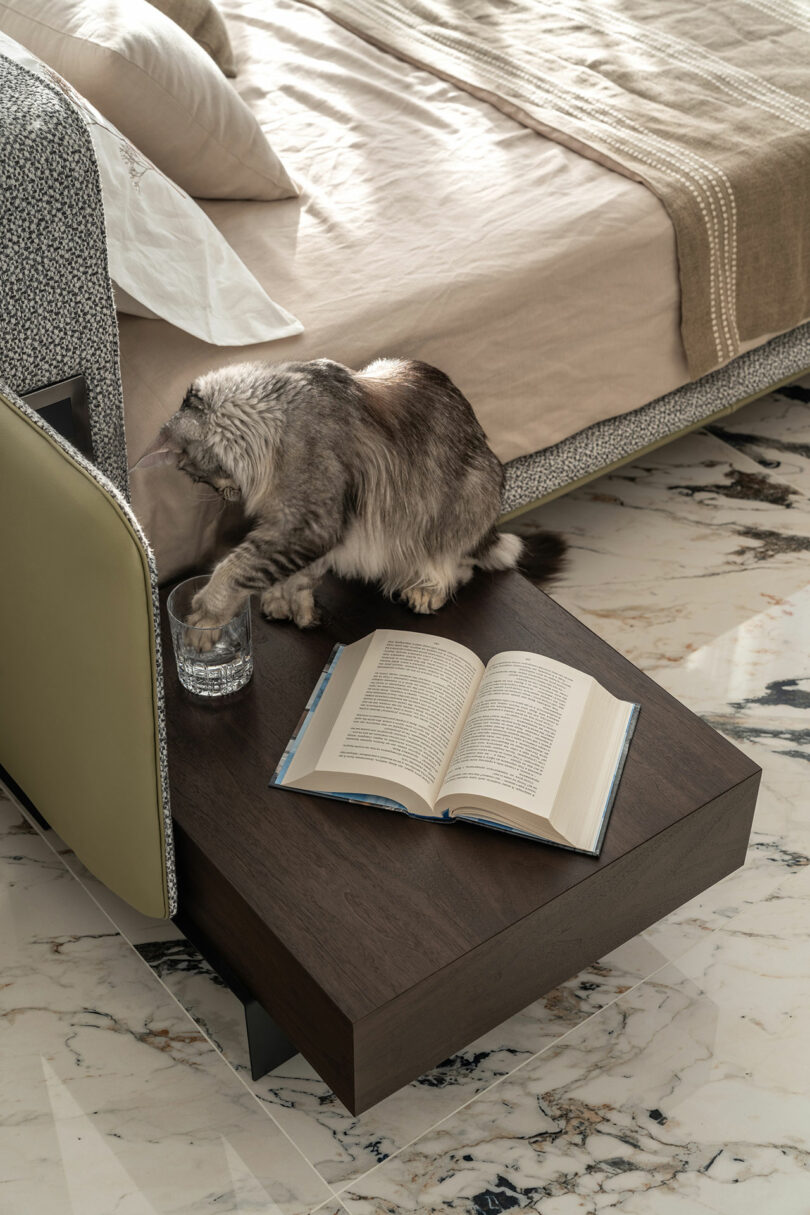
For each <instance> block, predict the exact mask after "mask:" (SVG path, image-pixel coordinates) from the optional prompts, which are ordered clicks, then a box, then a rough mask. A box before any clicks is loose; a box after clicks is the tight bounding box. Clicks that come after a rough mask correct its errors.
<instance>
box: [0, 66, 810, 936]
mask: <svg viewBox="0 0 810 1215" xmlns="http://www.w3.org/2000/svg"><path fill="white" fill-rule="evenodd" d="M0 98H1V99H2V106H1V107H0V166H1V168H0V173H2V178H3V180H2V189H0V248H2V267H1V268H0V518H2V595H1V596H0V627H2V630H3V636H4V645H3V646H2V647H0V764H2V766H3V767H4V768H5V770H6V772H7V774H8V775H9V777H10V778H11V779H12V780H13V781H14V782H15V783H16V784H17V785H18V786H19V788H20V789H21V790H22V791H23V792H24V793H25V794H26V795H27V796H28V798H30V799H31V801H32V802H33V804H34V805H35V806H36V807H37V808H38V810H39V811H40V812H41V814H42V815H43V816H44V818H45V819H46V820H47V821H48V822H49V823H50V824H51V825H52V826H53V827H54V828H55V829H56V830H57V831H58V833H59V834H60V835H61V836H62V837H63V838H64V840H65V841H66V842H67V843H68V844H69V845H70V846H71V847H72V848H73V849H74V850H75V851H76V853H77V854H78V856H79V857H80V859H81V860H83V861H84V863H85V864H86V865H87V867H88V868H89V869H90V870H91V871H92V872H93V873H94V874H95V875H96V876H97V877H98V878H99V879H100V880H101V881H102V882H104V883H106V884H107V885H108V886H109V887H111V888H112V889H113V890H115V891H116V892H117V893H118V894H119V895H120V896H121V897H122V898H124V899H126V900H127V901H128V902H130V903H131V904H132V905H133V906H135V907H137V908H138V909H139V910H140V911H142V912H145V913H147V914H149V915H156V916H171V915H173V914H174V913H175V911H176V909H177V892H176V889H175V881H174V868H173V854H172V833H171V816H170V812H169V801H168V780H167V756H166V751H165V741H164V740H165V729H164V721H163V694H162V693H163V674H162V663H161V649H160V637H159V628H158V607H157V570H156V569H155V565H154V561H153V559H152V555H151V552H150V549H149V545H148V543H147V541H146V538H145V536H144V534H143V532H142V530H141V528H140V526H139V524H138V521H137V519H136V518H135V517H134V515H133V513H132V511H131V509H130V508H129V506H128V504H127V460H126V450H125V441H124V427H123V408H122V400H121V385H120V376H119V367H118V345H117V329H116V316H115V310H114V306H113V299H112V292H111V288H110V281H109V275H108V270H107V259H106V249H105V243H104V221H103V211H102V203H101V194H100V188H99V182H98V174H97V170H96V164H95V160H94V155H93V151H92V146H91V142H90V139H89V136H88V134H87V131H86V129H85V128H84V124H83V119H82V118H81V116H80V115H79V113H78V112H77V111H75V110H74V109H73V108H72V105H71V103H70V102H69V101H68V99H67V98H66V97H65V96H64V95H63V94H62V93H60V92H59V91H58V90H56V89H54V88H52V87H51V86H50V85H49V84H47V83H46V82H44V81H42V80H41V79H39V78H38V77H36V76H34V75H32V74H31V73H29V72H28V71H26V70H25V69H23V68H21V67H19V66H17V65H15V64H12V63H10V62H8V61H7V60H5V59H4V58H3V57H2V56H0ZM808 367H810V326H803V327H802V328H801V329H797V330H794V331H793V332H792V333H790V334H785V335H783V336H782V337H778V338H775V339H774V340H773V341H771V342H769V343H767V344H766V345H764V346H762V347H760V348H758V349H756V350H753V351H751V352H749V353H748V354H745V355H743V356H742V357H741V358H739V359H737V360H736V361H735V362H734V363H732V364H730V365H729V366H728V367H726V368H724V369H723V370H722V371H719V372H715V373H713V374H712V375H710V376H707V377H705V379H703V380H701V381H698V382H696V383H694V384H690V385H688V386H687V387H686V388H684V389H681V390H679V391H678V392H676V393H672V394H670V395H669V396H668V397H664V398H661V400H659V401H655V402H652V403H650V404H649V405H646V406H644V407H643V408H642V409H639V410H636V411H634V412H633V413H630V414H625V415H622V416H621V417H618V418H614V419H612V420H610V421H607V422H601V423H599V424H597V425H596V426H593V427H590V428H589V429H588V430H586V431H582V432H580V433H579V434H577V435H574V436H572V437H571V438H570V439H566V440H565V441H564V442H562V443H560V444H558V445H556V446H555V447H552V448H549V449H547V450H546V451H544V452H540V453H537V454H535V455H533V456H526V457H522V458H521V459H518V460H516V461H514V462H513V463H512V464H511V465H510V466H508V469H507V488H506V495H505V499H504V510H505V515H506V517H512V516H514V515H515V514H517V513H520V512H521V511H522V510H525V509H528V508H529V507H531V506H533V505H535V504H536V503H538V502H540V501H543V500H546V499H548V498H550V497H553V496H555V495H556V494H558V493H561V492H564V491H565V490H566V489H567V488H570V487H572V486H574V485H577V484H581V483H583V482H584V481H586V480H588V479H590V478H592V477H595V476H598V475H599V474H600V472H602V471H604V469H605V468H607V467H613V466H615V465H617V464H620V463H623V462H625V461H628V460H630V459H632V458H633V457H634V456H635V455H637V454H638V453H639V452H643V451H647V450H650V449H651V448H652V447H655V446H658V445H660V444H661V443H664V442H666V441H668V440H669V439H670V438H672V437H673V436H675V435H677V434H681V433H684V432H685V431H687V430H690V429H693V428H695V427H697V426H700V425H702V424H703V423H704V422H706V421H707V420H709V419H711V418H715V417H718V416H720V415H721V414H723V413H727V412H729V411H731V410H732V409H734V408H736V407H737V406H738V405H739V404H742V403H743V402H745V401H748V400H752V399H754V398H755V397H756V396H760V395H762V394H763V393H765V392H767V391H769V390H770V389H771V388H772V387H774V386H776V385H777V384H779V383H786V382H788V381H790V380H791V379H795V378H797V377H798V376H799V375H800V374H801V373H802V372H803V371H805V370H806V369H807V368H808ZM78 377H81V379H82V380H83V382H84V384H85V385H86V405H87V412H88V421H89V441H90V448H91V451H90V453H89V458H86V457H85V456H84V455H83V454H82V453H81V452H80V451H79V450H78V449H77V447H76V446H75V445H74V444H73V443H72V442H71V441H69V440H68V439H66V438H65V437H64V436H63V435H61V434H59V433H57V431H56V430H55V429H54V428H53V427H52V426H51V425H50V424H49V423H48V422H47V421H45V420H44V418H43V416H42V415H41V413H38V412H37V411H36V410H35V409H32V408H31V407H30V406H28V405H26V403H25V401H24V400H23V398H24V397H26V396H28V395H29V394H32V393H35V392H36V391H37V390H40V389H42V388H44V387H46V386H49V385H53V384H58V383H61V382H65V381H70V380H75V379H76V378H78ZM66 395H67V394H66ZM58 396H59V393H58V392H54V393H52V394H51V397H52V398H54V399H56V398H58ZM40 401H41V398H40ZM37 403H38V402H37V399H35V398H34V399H33V404H34V405H36V404H37ZM170 758H171V757H169V762H170ZM179 898H180V902H181V904H182V899H183V892H182V890H181V891H180V892H179Z"/></svg>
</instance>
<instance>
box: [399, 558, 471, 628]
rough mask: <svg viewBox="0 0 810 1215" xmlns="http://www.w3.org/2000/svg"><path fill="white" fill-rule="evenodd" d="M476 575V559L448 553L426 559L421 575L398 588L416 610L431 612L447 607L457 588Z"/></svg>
mask: <svg viewBox="0 0 810 1215" xmlns="http://www.w3.org/2000/svg"><path fill="white" fill-rule="evenodd" d="M471 577H472V563H471V562H469V561H467V560H466V559H465V558H462V559H461V560H459V558H458V557H445V558H439V559H434V560H431V561H426V562H425V565H424V566H423V568H422V570H421V571H420V573H419V575H418V576H417V577H415V578H414V579H412V580H409V581H408V583H407V584H406V585H405V586H399V587H396V588H395V591H396V592H397V593H398V594H399V597H400V599H402V600H403V601H404V602H405V603H406V604H407V605H408V607H409V608H410V609H411V611H412V612H417V613H418V614H419V615H420V616H421V615H429V614H430V613H432V612H438V610H439V608H441V607H444V605H445V603H447V600H448V599H450V598H452V596H453V595H454V594H455V592H456V590H457V588H458V587H459V586H461V585H462V584H463V583H465V582H469V580H470V578H471Z"/></svg>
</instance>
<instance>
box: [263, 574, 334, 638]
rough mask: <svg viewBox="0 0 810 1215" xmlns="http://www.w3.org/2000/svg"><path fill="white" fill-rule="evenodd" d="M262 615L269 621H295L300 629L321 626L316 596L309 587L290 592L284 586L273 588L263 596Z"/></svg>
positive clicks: (279, 585)
mask: <svg viewBox="0 0 810 1215" xmlns="http://www.w3.org/2000/svg"><path fill="white" fill-rule="evenodd" d="M261 603H262V615H263V616H265V618H266V619H267V620H293V621H295V623H296V624H297V625H298V627H299V629H313V628H315V626H316V625H317V624H320V616H319V614H318V609H317V607H316V606H315V596H314V595H313V594H312V590H311V589H310V588H309V587H304V588H301V589H299V590H290V589H289V587H286V586H284V585H283V584H278V585H276V586H271V587H270V588H269V589H268V590H266V591H265V592H264V594H263V595H262V601H261Z"/></svg>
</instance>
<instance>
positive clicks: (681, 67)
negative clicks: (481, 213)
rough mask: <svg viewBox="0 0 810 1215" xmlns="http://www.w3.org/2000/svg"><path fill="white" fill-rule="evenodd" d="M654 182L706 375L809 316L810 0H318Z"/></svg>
mask: <svg viewBox="0 0 810 1215" xmlns="http://www.w3.org/2000/svg"><path fill="white" fill-rule="evenodd" d="M307 2H308V3H312V4H313V5H314V6H315V7H317V8H320V9H321V10H323V11H324V12H326V13H328V14H329V15H330V16H331V17H332V18H333V19H334V20H336V21H339V22H340V23H341V24H343V25H346V26H348V27H349V28H350V29H353V30H354V31H355V32H356V33H358V34H360V35H361V36H363V37H364V38H366V39H367V40H369V41H371V42H373V43H375V44H376V45H378V46H380V47H382V48H384V49H385V50H388V51H391V52H392V53H394V54H395V55H398V56H400V57H401V58H403V59H407V60H408V61H410V62H412V63H416V64H417V65H419V66H422V67H425V68H427V69H428V70H429V71H431V72H433V73H434V74H435V75H438V76H441V77H443V78H445V79H447V80H450V81H452V82H454V83H455V84H457V85H458V86H459V87H461V88H463V89H465V90H467V91H468V92H470V93H473V94H474V95H476V96H478V97H481V98H484V99H486V100H487V101H489V102H491V103H492V104H493V105H495V106H497V107H498V108H499V109H501V110H503V111H504V112H505V113H507V114H510V115H511V116H512V117H514V118H515V119H517V120H518V121H519V122H522V123H524V124H525V125H527V126H529V127H532V128H534V129H535V130H537V131H540V132H541V133H542V134H544V135H547V136H549V137H550V138H551V139H555V140H557V141H558V142H560V143H563V144H566V145H567V146H569V147H571V148H574V149H575V150H576V151H578V152H581V153H582V154H583V155H585V156H589V157H591V158H593V159H595V160H598V161H601V162H602V163H604V164H606V165H608V166H609V167H610V168H612V169H615V170H617V171H618V172H620V173H624V174H626V175H627V176H629V177H632V178H634V179H636V180H638V181H641V182H643V183H644V184H645V185H646V186H648V187H649V188H650V189H651V190H653V191H654V193H655V194H656V195H657V196H658V197H659V198H660V200H661V202H662V203H663V205H664V206H665V207H666V209H667V212H668V213H669V216H670V218H671V220H672V223H673V226H674V229H675V235H676V240H677V250H678V262H679V271H680V281H681V301H682V304H681V307H682V318H681V331H682V335H683V341H684V346H685V349H686V354H687V359H688V363H689V369H690V374H691V375H692V377H693V378H697V377H698V376H701V375H704V374H705V373H706V372H708V371H710V370H712V369H713V368H715V367H718V366H721V365H722V364H724V363H726V362H728V361H729V360H730V359H732V358H734V357H735V356H736V355H737V354H739V352H740V349H741V343H744V342H746V341H752V340H755V339H758V338H762V337H763V336H765V335H768V334H774V333H778V332H782V331H783V330H786V329H790V328H793V327H794V326H796V325H798V324H800V323H801V322H802V321H804V320H806V319H807V318H808V317H810V3H808V2H807V0H711V2H710V3H707V0H594V2H589V0H307Z"/></svg>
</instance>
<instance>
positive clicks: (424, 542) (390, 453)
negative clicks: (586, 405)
mask: <svg viewBox="0 0 810 1215" xmlns="http://www.w3.org/2000/svg"><path fill="white" fill-rule="evenodd" d="M163 439H164V441H166V442H167V443H168V445H169V446H170V447H172V448H173V449H174V450H175V451H176V452H177V464H178V467H179V468H180V469H182V470H183V471H184V472H185V473H187V474H188V475H189V476H191V477H192V478H193V479H194V480H195V481H205V482H207V483H208V484H209V485H211V486H213V487H214V488H215V489H216V490H218V491H219V493H220V494H222V495H223V497H225V498H227V499H240V500H241V503H242V505H243V507H244V510H245V513H246V515H247V517H248V519H249V520H250V528H249V531H248V532H247V535H246V536H245V538H244V540H243V541H242V542H241V543H240V544H239V545H238V546H237V547H236V548H234V549H233V550H232V551H231V552H230V553H229V554H228V555H227V556H225V557H224V558H223V559H222V560H221V561H220V562H219V563H218V564H217V566H216V567H215V568H214V571H213V573H212V575H211V578H210V581H209V582H208V583H207V585H206V586H205V587H204V588H203V589H202V590H201V591H200V592H198V594H197V595H196V596H195V598H194V600H193V602H192V611H191V614H190V615H189V617H188V621H187V623H188V624H190V625H192V626H197V627H200V628H209V629H216V628H217V627H218V626H220V625H222V624H224V623H225V622H226V621H227V620H229V619H230V618H231V616H233V615H234V613H235V612H236V611H238V610H239V608H240V606H241V605H242V603H243V602H244V600H245V599H246V597H247V596H248V595H249V594H250V593H251V592H258V593H259V594H260V596H261V609H262V612H263V614H264V615H265V616H266V617H268V618H270V619H271V620H283V619H291V620H293V621H295V623H296V624H297V625H298V626H299V627H300V628H310V627H312V626H313V625H315V624H317V622H318V613H317V609H316V605H315V598H314V593H313V592H314V588H315V585H316V584H317V582H318V580H319V579H320V578H321V577H322V575H323V574H324V573H325V572H326V571H327V570H332V571H333V572H334V573H336V574H338V575H344V576H345V577H349V578H361V579H365V580H366V581H368V582H376V583H377V584H378V585H379V586H380V587H381V589H382V590H383V592H384V593H386V594H387V595H389V596H392V597H396V596H398V597H400V598H401V599H402V600H403V601H404V602H405V603H406V604H407V605H408V606H409V607H410V608H411V609H412V610H413V611H414V612H419V613H426V612H435V611H438V609H439V608H441V607H442V605H443V604H444V603H446V601H447V599H448V598H450V597H451V596H452V595H453V594H454V592H455V590H456V589H457V588H458V587H459V586H461V585H462V584H463V583H465V582H467V581H468V580H469V579H470V578H471V577H472V574H473V570H474V568H476V567H478V568H479V569H484V570H505V569H512V568H514V567H515V566H516V565H517V564H518V562H519V561H520V560H521V557H522V556H524V555H525V547H524V542H523V541H522V540H521V539H520V538H519V537H518V536H515V535H511V534H508V533H503V532H499V531H498V530H497V529H496V527H495V520H496V518H497V517H498V514H499V513H500V509H501V490H502V485H503V466H502V465H501V462H500V460H499V459H498V458H497V456H496V455H495V453H494V452H493V451H492V450H491V448H490V447H489V446H488V444H487V441H486V436H485V435H484V432H483V430H482V429H481V427H480V425H479V423H478V420H477V418H476V417H475V414H474V413H473V410H472V407H471V406H470V404H469V402H468V401H467V399H466V398H465V397H464V396H463V395H462V394H461V392H460V391H459V390H458V388H456V386H455V384H453V382H452V380H450V379H449V377H448V376H446V375H445V374H444V373H443V372H442V371H439V370H438V368H436V367H432V366H430V365H429V364H428V363H421V362H415V361H413V360H410V359H398V358H391V359H377V360H376V361H375V362H373V363H371V364H369V366H367V367H365V368H364V369H363V370H362V371H352V370H351V369H350V368H348V367H344V366H343V365H342V364H340V363H336V362H333V361H332V360H331V359H315V360H313V361H311V362H300V363H275V364H274V363H263V362H254V363H243V364H239V365H236V366H231V367H224V368H221V369H220V370H217V371H211V372H208V373H207V374H205V375H202V376H200V377H199V378H198V379H196V380H195V381H194V383H193V384H192V385H191V387H190V388H189V390H188V392H187V393H186V396H185V399H184V400H183V403H182V405H181V407H180V409H179V410H178V411H177V413H175V414H174V416H173V417H172V418H170V420H169V421H168V422H167V423H166V425H165V427H164V428H163ZM534 543H535V549H536V550H537V551H536V552H535V557H536V562H537V568H536V569H535V571H534V572H535V574H537V575H538V576H540V577H541V578H542V577H546V578H547V577H550V576H552V575H553V574H554V573H555V572H556V571H557V568H558V566H559V564H560V560H561V558H562V554H563V552H564V548H565V546H564V542H563V541H562V540H561V539H560V538H559V537H557V536H555V535H552V534H547V533H546V534H541V535H540V536H539V537H537V538H536V539H535V541H534ZM211 636H212V638H215V636H216V635H215V634H211Z"/></svg>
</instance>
